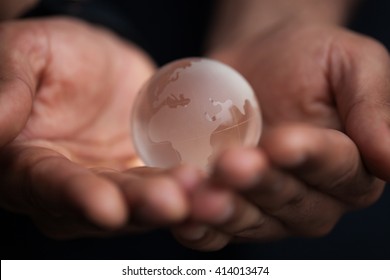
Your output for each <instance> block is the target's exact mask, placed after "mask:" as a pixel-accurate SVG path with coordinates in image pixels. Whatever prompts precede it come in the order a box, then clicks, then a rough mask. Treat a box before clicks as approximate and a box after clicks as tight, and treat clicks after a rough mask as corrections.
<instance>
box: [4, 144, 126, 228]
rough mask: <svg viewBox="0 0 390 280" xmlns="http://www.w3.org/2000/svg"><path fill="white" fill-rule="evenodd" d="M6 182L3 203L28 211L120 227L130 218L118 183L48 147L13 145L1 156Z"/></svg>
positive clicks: (109, 226)
mask: <svg viewBox="0 0 390 280" xmlns="http://www.w3.org/2000/svg"><path fill="white" fill-rule="evenodd" d="M1 161H2V166H7V168H6V169H4V168H2V170H5V172H6V174H3V176H6V178H5V179H6V180H4V181H5V182H7V184H6V185H3V186H2V187H3V188H4V191H3V192H2V193H4V194H5V196H4V197H2V204H5V205H6V206H8V208H10V209H12V210H14V211H19V212H24V213H26V214H31V213H37V214H40V215H43V216H45V215H47V216H52V217H56V216H57V217H62V216H67V215H69V213H71V215H73V216H78V215H79V216H81V217H83V220H84V222H86V223H93V224H95V225H96V226H98V227H101V228H104V229H116V228H119V227H121V226H123V225H124V224H125V223H126V221H127V207H126V202H125V201H124V199H123V197H122V194H121V192H120V191H119V190H118V188H117V187H116V186H115V184H113V183H111V182H109V181H108V180H106V179H104V178H101V177H98V176H96V175H95V174H94V173H92V172H91V171H90V170H88V169H85V168H83V167H81V166H79V165H77V164H74V163H72V162H71V161H69V160H68V159H66V158H64V157H63V156H61V155H59V154H58V153H56V152H54V151H51V150H49V149H45V148H39V147H29V146H23V145H18V146H17V145H12V146H11V145H10V146H9V147H7V149H6V150H5V151H3V153H2V155H1Z"/></svg>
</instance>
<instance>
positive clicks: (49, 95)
mask: <svg viewBox="0 0 390 280" xmlns="http://www.w3.org/2000/svg"><path fill="white" fill-rule="evenodd" d="M0 45H1V49H0V57H1V61H2V64H1V66H0V108H1V109H0V128H1V133H0V147H1V150H0V154H1V155H0V180H1V184H0V185H1V186H0V193H1V195H0V205H1V206H2V207H5V208H7V209H9V210H11V211H16V212H20V213H23V214H27V215H29V216H30V217H31V218H32V219H33V220H34V221H35V222H36V224H37V225H38V226H39V227H40V228H41V229H42V231H43V232H44V233H46V234H48V235H50V236H52V237H56V238H70V237H78V236H84V235H99V236H100V235H105V234H110V233H112V231H114V230H115V231H125V232H137V231H139V230H145V229H148V228H151V227H155V226H160V225H165V224H171V223H173V222H177V221H181V220H182V219H183V218H185V217H186V215H187V213H188V201H187V198H186V195H185V187H186V186H187V187H190V185H191V184H194V182H196V180H197V178H198V173H197V172H196V171H194V170H192V169H190V168H185V167H180V168H176V169H174V170H168V171H161V170H156V169H148V168H141V169H130V170H127V169H128V168H132V167H136V166H137V165H138V161H137V157H136V156H135V152H134V148H133V146H132V142H131V140H130V139H131V137H130V135H129V116H130V110H131V106H132V104H133V101H134V98H135V95H136V93H137V92H138V89H139V88H140V86H141V85H142V84H143V82H144V81H145V80H146V79H147V78H148V77H149V76H150V75H151V74H152V73H153V71H154V65H153V63H152V62H151V61H150V59H149V58H148V57H147V55H146V54H145V53H143V52H142V51H141V50H139V49H138V48H137V47H136V46H134V45H132V44H128V43H125V42H124V41H122V40H120V39H119V38H117V37H116V36H114V35H113V34H111V33H110V32H108V31H107V30H103V29H100V28H97V27H93V26H91V25H89V24H86V23H84V22H81V21H78V20H75V19H56V18H53V19H46V20H28V21H27V20H26V21H15V22H8V23H4V24H2V25H1V26H0ZM124 170H127V171H124ZM121 171H123V172H121ZM183 174H184V175H185V174H187V175H188V176H187V175H185V176H184V175H183ZM191 176H192V177H191ZM181 178H183V179H181ZM191 178H192V180H193V181H191Z"/></svg>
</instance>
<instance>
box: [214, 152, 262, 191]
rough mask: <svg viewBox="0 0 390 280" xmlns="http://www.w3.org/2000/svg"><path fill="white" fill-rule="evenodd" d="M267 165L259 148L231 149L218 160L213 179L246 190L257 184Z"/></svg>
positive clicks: (236, 188)
mask: <svg viewBox="0 0 390 280" xmlns="http://www.w3.org/2000/svg"><path fill="white" fill-rule="evenodd" d="M267 165H268V162H267V159H266V157H265V155H264V154H263V153H262V152H261V151H260V149H258V148H234V149H229V150H227V151H225V152H224V153H222V154H221V156H220V157H219V158H218V159H217V160H216V163H215V168H214V173H213V174H212V179H213V180H214V181H215V182H217V183H219V184H221V185H224V186H228V187H230V188H233V189H235V190H245V189H248V188H251V187H253V186H254V185H256V183H257V182H258V181H259V180H260V178H261V176H262V173H263V171H264V169H265V168H266V167H267Z"/></svg>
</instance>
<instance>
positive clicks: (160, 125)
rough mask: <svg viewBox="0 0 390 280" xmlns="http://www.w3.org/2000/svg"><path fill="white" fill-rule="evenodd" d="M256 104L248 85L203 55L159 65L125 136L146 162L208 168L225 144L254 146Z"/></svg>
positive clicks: (141, 94)
mask: <svg viewBox="0 0 390 280" xmlns="http://www.w3.org/2000/svg"><path fill="white" fill-rule="evenodd" d="M261 128H262V120H261V114H260V108H259V105H258V103H257V100H256V97H255V95H254V92H253V89H252V88H251V86H250V85H249V83H248V82H247V81H246V80H245V79H244V78H243V77H242V76H241V75H240V74H239V73H238V72H237V71H235V70H234V69H233V68H231V67H229V66H227V65H225V64H223V63H220V62H217V61H214V60H210V59H204V58H186V59H181V60H177V61H174V62H171V63H169V64H167V65H165V66H164V67H162V68H161V69H160V70H159V71H158V72H157V73H156V74H155V75H154V76H152V77H151V78H150V79H149V81H147V82H146V84H145V85H144V86H143V88H142V89H141V91H140V92H139V95H138V96H137V99H136V102H135V103H134V107H133V113H132V116H131V134H132V137H133V142H134V145H135V148H136V151H137V153H138V155H139V157H140V158H141V159H142V160H143V161H144V163H145V164H146V165H148V166H153V167H161V168H169V167H173V166H175V165H178V164H180V163H183V162H185V163H190V164H192V165H196V166H198V167H201V168H202V169H204V170H208V168H209V167H210V166H211V164H212V162H213V160H214V159H215V157H216V156H217V155H218V154H219V152H220V151H221V150H223V149H226V148H228V147H231V146H255V145H257V143H258V141H259V138H260V133H261Z"/></svg>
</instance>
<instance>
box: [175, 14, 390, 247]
mask: <svg viewBox="0 0 390 280" xmlns="http://www.w3.org/2000/svg"><path fill="white" fill-rule="evenodd" d="M212 56H213V57H214V58H217V59H220V60H222V61H224V62H226V63H228V64H230V65H232V66H233V67H235V68H236V69H237V70H238V71H239V72H241V73H242V74H243V75H244V76H245V77H246V78H247V79H248V81H249V82H250V83H251V85H252V86H253V88H254V90H255V92H256V95H257V97H258V100H259V102H260V105H261V108H262V114H263V121H264V130H263V135H262V139H261V142H260V145H259V148H258V149H249V150H248V149H237V150H231V151H227V152H226V153H225V154H223V155H221V157H220V159H219V160H218V161H217V163H216V166H215V172H214V175H213V177H212V179H211V180H210V182H209V183H208V187H205V188H203V189H202V190H200V191H198V192H197V193H196V194H195V195H194V198H193V200H192V207H193V213H192V219H191V220H190V221H189V222H188V223H187V224H186V225H183V226H180V227H177V228H176V229H175V231H174V234H175V236H176V238H177V239H178V240H179V241H180V242H181V243H183V244H184V245H185V246H188V247H191V248H194V249H200V250H216V249H220V248H221V247H223V246H225V245H226V244H228V243H229V242H230V241H232V240H241V241H242V240H252V241H256V240H257V241H268V240H275V239H280V238H285V237H289V236H306V237H312V236H323V235H325V234H328V233H329V232H330V231H331V230H332V228H333V227H334V226H335V224H336V223H337V221H338V220H339V219H340V217H342V216H343V215H344V214H345V213H346V212H348V211H351V210H354V209H359V208H364V207H367V206H369V205H371V204H373V203H374V202H375V201H376V200H377V199H378V198H379V197H380V195H381V193H382V191H383V182H382V181H381V180H379V179H377V178H376V177H375V176H377V177H380V178H381V179H384V180H387V179H389V178H390V175H389V174H390V172H389V170H388V166H390V162H389V161H390V149H389V147H390V145H388V143H387V140H386V139H387V138H388V137H387V135H388V120H389V114H390V110H389V106H388V104H389V99H390V94H389V90H390V83H389V77H390V60H389V56H388V53H387V52H386V50H385V49H384V48H383V47H382V46H381V45H380V44H379V43H377V42H375V41H374V40H372V39H369V38H367V37H363V36H361V35H358V34H355V33H353V32H350V31H348V30H345V29H342V28H340V27H336V26H327V25H323V24H314V23H313V22H311V23H306V22H302V21H293V22H291V21H288V22H283V23H281V24H279V25H277V26H274V28H273V29H272V30H270V31H269V32H267V33H266V34H260V35H258V36H257V37H256V38H253V39H252V40H250V41H243V42H237V44H236V45H234V46H228V47H226V48H224V49H219V50H217V51H215V52H214V53H213V54H212Z"/></svg>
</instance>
